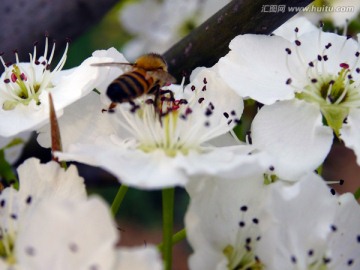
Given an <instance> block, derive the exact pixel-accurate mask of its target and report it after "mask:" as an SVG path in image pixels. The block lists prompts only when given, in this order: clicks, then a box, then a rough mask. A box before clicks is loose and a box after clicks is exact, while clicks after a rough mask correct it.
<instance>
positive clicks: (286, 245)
mask: <svg viewBox="0 0 360 270" xmlns="http://www.w3.org/2000/svg"><path fill="white" fill-rule="evenodd" d="M271 190H272V191H271V195H270V196H269V198H268V201H267V203H266V207H267V210H268V217H267V218H264V221H265V222H266V227H261V228H262V238H261V241H260V242H259V245H258V249H257V252H258V254H259V256H260V258H261V260H262V263H263V264H264V265H265V266H266V268H265V269H269V270H291V269H294V270H295V269H297V270H301V269H303V270H308V269H312V270H321V269H331V270H343V269H358V268H359V266H360V261H359V254H360V229H359V226H357V224H358V223H359V221H360V208H359V205H358V203H357V202H356V201H355V199H354V196H353V195H352V194H346V195H342V196H340V197H337V196H334V195H332V194H331V193H330V189H329V188H328V187H327V186H326V184H325V183H324V181H323V180H322V179H320V177H316V175H313V176H310V175H309V176H308V177H304V178H303V179H302V180H300V181H298V182H297V183H294V184H293V185H289V186H286V185H283V184H282V183H276V184H274V185H272V187H271Z"/></svg>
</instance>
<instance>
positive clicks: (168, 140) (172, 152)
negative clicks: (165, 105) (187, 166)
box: [139, 111, 189, 157]
mask: <svg viewBox="0 0 360 270" xmlns="http://www.w3.org/2000/svg"><path fill="white" fill-rule="evenodd" d="M178 115H179V113H178V112H177V111H172V112H171V113H168V114H166V115H165V116H164V117H163V118H162V126H163V129H164V132H165V135H164V141H162V142H161V143H158V144H141V145H140V146H139V149H140V150H142V151H144V152H145V153H150V152H153V151H155V150H158V149H162V150H163V151H164V152H165V154H166V155H167V156H169V157H175V156H176V155H177V154H178V153H181V154H183V155H187V154H188V153H189V149H187V148H185V147H183V145H181V144H179V143H178V142H174V141H173V140H176V139H177V138H174V136H173V132H172V131H173V130H175V129H176V125H177V120H178ZM170 117H171V119H170ZM171 120H173V121H171Z"/></svg>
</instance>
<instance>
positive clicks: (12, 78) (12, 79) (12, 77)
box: [10, 73, 17, 82]
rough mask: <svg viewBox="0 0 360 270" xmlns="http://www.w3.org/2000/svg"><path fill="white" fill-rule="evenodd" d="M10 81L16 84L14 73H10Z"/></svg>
mask: <svg viewBox="0 0 360 270" xmlns="http://www.w3.org/2000/svg"><path fill="white" fill-rule="evenodd" d="M10 78H11V81H12V82H16V81H17V77H16V75H15V73H11V77H10Z"/></svg>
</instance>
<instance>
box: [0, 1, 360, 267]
mask: <svg viewBox="0 0 360 270" xmlns="http://www.w3.org/2000/svg"><path fill="white" fill-rule="evenodd" d="M164 6H166V5H164ZM189 8H190V7H189ZM358 38H360V37H358ZM229 47H230V52H229V53H228V54H227V55H226V56H224V57H223V58H221V59H219V61H218V63H217V64H215V65H214V66H213V67H210V68H205V67H199V68H197V69H195V70H194V71H193V72H192V74H191V76H190V82H189V83H188V84H187V85H185V84H184V81H183V82H182V83H181V84H172V85H167V86H165V87H163V88H162V90H164V92H166V93H168V92H171V93H172V95H173V96H172V97H171V98H167V95H166V94H164V96H162V97H161V98H160V99H159V100H157V99H156V98H155V96H154V95H141V96H140V97H137V98H134V100H133V101H132V102H130V103H129V102H124V103H120V104H117V106H116V107H115V108H113V109H111V113H110V110H108V108H110V107H109V106H111V105H110V104H111V101H110V100H109V98H108V97H107V95H106V90H107V87H108V85H109V84H110V83H111V82H112V81H114V79H116V78H117V77H119V75H121V74H123V73H124V72H126V71H127V70H126V69H125V68H126V67H128V66H127V65H119V66H118V67H115V66H114V65H109V66H100V65H97V64H101V63H109V62H110V63H113V62H117V63H127V60H126V59H125V57H124V56H123V55H122V54H121V53H120V52H118V51H117V50H116V49H114V48H111V49H108V50H100V51H96V52H94V53H93V55H92V56H91V57H90V58H88V59H86V60H85V61H84V62H83V63H82V64H81V65H80V66H78V67H76V68H74V69H71V70H62V68H63V66H64V63H65V60H66V53H67V49H66V50H65V53H64V55H63V57H62V58H61V59H60V61H59V63H58V64H57V65H56V67H55V68H54V69H51V63H52V59H53V55H54V50H55V45H54V46H53V47H52V50H51V51H50V53H49V52H48V51H49V49H48V40H47V39H46V47H45V52H44V54H43V56H40V57H38V56H37V50H36V46H35V49H34V53H33V54H32V55H30V62H29V63H23V62H20V61H19V59H18V56H17V54H16V53H15V57H16V63H15V64H6V63H5V61H4V60H3V59H2V58H1V61H2V63H3V66H4V69H5V72H4V73H3V75H2V76H1V80H0V102H1V109H0V119H1V120H0V136H2V137H1V143H0V146H1V147H2V148H1V151H2V152H1V153H2V155H3V156H4V155H5V154H7V156H9V155H10V154H11V153H9V152H5V150H6V151H8V150H9V149H11V146H12V144H16V143H13V139H14V138H15V137H18V136H24V138H26V137H27V136H29V135H28V132H31V131H37V140H38V142H39V144H40V145H41V146H43V147H50V146H51V142H52V141H51V138H52V137H53V136H51V135H50V131H51V127H50V125H49V123H48V122H49V120H48V119H49V116H48V115H49V111H50V105H49V103H50V101H49V94H50V93H51V96H52V99H53V100H54V107H55V111H56V114H57V116H58V117H59V119H58V124H59V127H60V132H61V139H62V149H61V151H54V153H53V155H54V156H55V157H56V158H57V159H59V160H60V161H76V162H80V163H84V164H88V165H92V166H97V167H101V168H103V169H105V170H107V171H109V172H110V173H112V174H113V175H114V176H116V178H117V179H118V180H119V182H120V183H121V184H123V185H126V186H131V187H134V188H139V189H169V188H173V187H175V186H179V187H183V188H185V190H186V191H187V192H188V194H189V197H190V203H189V207H188V209H187V212H186V216H185V227H186V233H187V240H188V242H189V243H190V245H191V247H192V248H193V254H192V255H191V256H190V258H189V268H190V269H194V270H198V269H233V270H235V269H237V270H242V269H243V270H250V269H251V270H263V269H264V270H265V269H270V270H282V269H284V270H291V269H294V270H295V269H304V270H305V269H309V270H310V269H311V270H325V269H334V270H335V269H336V270H337V269H339V270H342V269H359V268H360V256H359V255H360V227H359V226H358V224H360V207H359V205H358V202H357V201H356V199H355V197H354V195H353V194H351V193H346V194H343V195H338V194H336V192H335V191H334V189H332V188H330V187H329V186H328V185H327V183H326V182H325V181H324V179H323V178H322V177H321V174H320V173H316V172H314V171H315V170H316V169H317V168H319V167H320V166H321V165H322V164H323V162H324V160H325V158H326V157H327V155H328V153H329V151H330V148H331V146H332V144H333V141H334V140H335V139H337V140H340V141H343V142H344V144H345V145H346V147H348V148H350V149H352V150H353V151H354V153H355V155H356V156H357V163H358V164H360V138H359V136H360V130H359V126H360V122H359V121H360V110H359V108H360V61H359V58H360V43H359V41H358V40H356V39H353V38H350V37H346V36H341V35H338V34H334V33H326V32H323V31H322V29H319V28H317V27H315V26H313V25H312V24H311V23H310V22H308V21H306V20H305V19H303V18H298V19H296V20H294V21H291V22H289V23H288V24H287V25H284V26H282V27H281V28H280V29H277V30H276V31H275V32H274V34H273V35H270V36H265V35H264V36H263V35H251V34H247V35H241V36H238V37H236V38H234V39H233V40H232V41H231V43H230V45H229ZM48 54H49V55H48ZM149 74H150V73H149ZM93 89H96V91H92V90H93ZM248 99H252V100H255V101H256V102H257V104H261V106H259V108H258V111H257V113H256V115H255V118H254V119H253V121H252V123H251V132H249V133H248V136H247V140H246V142H243V141H241V140H240V139H238V137H237V135H236V134H235V133H234V131H233V129H234V128H235V127H236V126H238V125H241V121H242V119H244V115H243V111H244V107H245V105H244V104H245V103H244V100H248ZM157 106H159V107H160V112H164V113H163V114H159V111H158V110H157V109H155V108H157ZM56 150H59V149H56ZM18 179H19V185H20V188H16V186H15V185H9V186H8V187H6V188H4V189H3V190H2V192H1V194H0V268H1V269H34V270H35V269H92V270H95V269H96V270H97V269H145V270H146V269H149V270H150V269H151V270H157V269H163V263H162V260H161V259H160V253H159V252H158V249H156V248H155V247H154V246H152V245H146V246H145V247H138V248H132V249H129V248H121V247H119V232H118V231H117V228H116V225H115V222H114V220H113V219H112V216H111V213H110V211H109V208H108V206H107V204H106V203H105V202H104V201H103V200H102V199H101V198H99V197H97V196H87V194H86V188H85V184H84V180H83V179H82V178H81V177H80V176H79V175H78V172H77V169H76V168H75V167H74V166H73V165H71V166H70V167H69V168H67V169H66V170H65V169H63V168H62V167H60V165H59V163H57V162H55V161H51V162H49V163H47V164H40V161H39V160H37V159H34V158H31V159H28V160H26V161H25V162H24V163H23V164H22V165H21V166H20V167H19V168H18Z"/></svg>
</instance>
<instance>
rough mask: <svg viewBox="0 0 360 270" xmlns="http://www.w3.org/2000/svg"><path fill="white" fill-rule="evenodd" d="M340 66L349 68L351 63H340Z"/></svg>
mask: <svg viewBox="0 0 360 270" xmlns="http://www.w3.org/2000/svg"><path fill="white" fill-rule="evenodd" d="M340 67H341V68H345V69H348V68H349V64H346V63H341V64H340Z"/></svg>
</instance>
